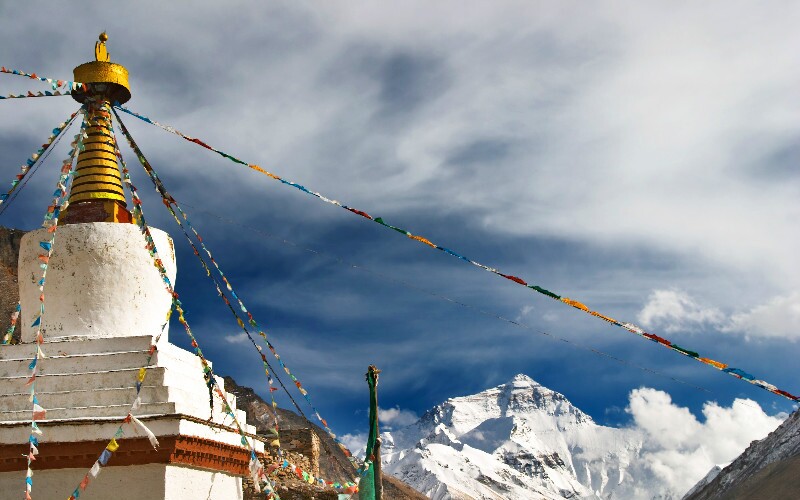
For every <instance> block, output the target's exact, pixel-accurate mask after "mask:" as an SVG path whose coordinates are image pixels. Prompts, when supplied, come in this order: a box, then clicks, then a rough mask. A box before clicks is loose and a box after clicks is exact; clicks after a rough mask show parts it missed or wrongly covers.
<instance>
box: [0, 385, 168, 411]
mask: <svg viewBox="0 0 800 500" xmlns="http://www.w3.org/2000/svg"><path fill="white" fill-rule="evenodd" d="M36 397H37V399H38V400H39V403H40V404H41V405H42V406H43V407H44V408H73V407H87V406H117V405H125V404H128V405H130V404H131V403H133V400H134V399H135V398H136V388H135V387H125V388H120V389H102V390H95V389H89V390H79V391H68V392H37V394H36ZM141 398H142V402H143V403H163V402H167V401H169V389H168V388H167V387H155V386H144V387H142V392H141ZM0 408H2V409H3V411H22V410H26V409H30V408H31V403H30V396H29V394H10V395H5V396H0Z"/></svg>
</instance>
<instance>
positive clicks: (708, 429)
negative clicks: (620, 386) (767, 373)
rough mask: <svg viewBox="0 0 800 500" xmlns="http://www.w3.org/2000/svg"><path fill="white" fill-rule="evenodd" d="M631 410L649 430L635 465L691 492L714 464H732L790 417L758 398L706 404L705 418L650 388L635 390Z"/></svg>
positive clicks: (677, 489)
mask: <svg viewBox="0 0 800 500" xmlns="http://www.w3.org/2000/svg"><path fill="white" fill-rule="evenodd" d="M626 411H628V412H629V413H630V414H631V415H632V416H633V423H632V427H633V429H635V430H637V431H639V432H641V433H643V434H644V447H643V449H642V455H641V462H640V463H638V464H632V465H633V466H634V467H641V468H642V469H644V470H645V471H648V472H650V473H652V474H654V475H655V476H656V477H657V478H658V479H659V480H660V481H661V482H662V483H664V484H666V485H668V486H669V487H670V488H671V489H672V490H673V491H675V492H684V491H687V490H688V489H689V488H691V487H692V486H693V485H694V484H695V483H696V482H697V481H698V480H700V479H701V478H702V477H703V476H704V475H705V474H706V473H707V472H708V471H709V470H710V469H711V467H713V466H714V465H722V464H727V463H728V462H731V461H732V460H733V459H734V458H736V457H737V456H738V455H739V454H741V453H742V452H743V451H744V450H745V448H747V446H748V445H749V444H750V442H751V441H753V440H756V439H762V438H764V437H765V436H766V435H767V434H769V433H770V432H771V431H773V430H774V429H775V428H776V427H777V426H778V425H780V423H781V422H782V421H783V420H784V419H785V418H786V415H785V414H779V415H775V416H770V415H767V414H766V413H764V411H763V410H762V409H761V407H760V406H758V404H757V403H756V402H754V401H751V400H748V399H736V400H734V402H733V404H732V405H731V406H730V407H722V406H720V405H718V404H717V403H715V402H708V403H706V404H705V405H704V406H703V416H704V417H705V420H704V421H703V422H700V421H699V420H698V419H697V418H696V417H695V416H694V415H693V414H692V413H691V412H690V411H689V410H688V409H687V408H682V407H679V406H677V405H676V404H674V403H673V402H672V398H671V397H670V396H669V394H667V393H665V392H663V391H658V390H655V389H649V388H641V389H635V390H633V391H631V393H630V395H629V405H628V408H627V410H626ZM634 475H635V474H634Z"/></svg>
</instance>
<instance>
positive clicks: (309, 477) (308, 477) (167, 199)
mask: <svg viewBox="0 0 800 500" xmlns="http://www.w3.org/2000/svg"><path fill="white" fill-rule="evenodd" d="M117 122H118V123H119V125H120V130H121V131H122V134H123V135H124V136H125V138H126V140H127V141H128V144H129V145H130V147H131V149H132V150H133V151H134V153H136V156H137V158H138V159H139V162H140V163H141V164H142V166H143V168H144V170H145V172H147V174H148V176H149V177H150V180H151V181H152V182H153V186H154V187H155V189H156V191H157V192H158V193H159V194H160V195H161V197H162V201H163V202H164V205H165V206H166V207H167V209H168V210H169V212H170V213H171V214H172V216H173V218H175V221H176V222H177V223H178V226H179V227H180V228H181V230H182V231H183V233H184V235H185V236H186V238H187V240H188V242H189V244H190V246H191V247H192V249H193V251H194V253H195V255H196V256H197V257H198V258H199V260H200V262H201V265H202V266H203V268H204V270H205V271H206V274H207V275H208V276H209V277H210V278H212V279H213V280H214V283H215V286H216V289H217V293H218V295H219V296H220V297H222V299H223V300H224V301H225V303H226V304H227V305H228V307H229V309H230V310H231V312H232V313H233V314H234V317H235V318H236V320H237V323H238V324H239V326H240V327H241V328H242V329H243V330H244V332H245V333H246V334H247V336H248V337H249V338H250V340H251V342H253V345H254V346H255V347H256V349H258V352H259V354H260V356H261V359H262V363H263V364H264V370H265V373H266V375H267V378H268V380H269V384H270V386H269V389H270V390H269V392H270V397H271V399H272V408H273V415H274V417H275V422H274V429H275V434H276V436H277V438H276V439H275V440H273V441H272V442H271V443H270V444H271V445H272V446H273V447H276V448H277V451H278V454H279V457H282V451H281V447H280V434H279V428H278V421H277V413H276V411H275V410H276V408H277V403H276V402H275V399H274V396H273V393H274V392H275V391H277V388H276V387H274V384H273V382H272V377H271V375H270V370H269V365H268V362H267V360H266V357H265V355H264V353H263V352H262V350H261V348H260V346H258V344H256V343H255V340H254V339H253V338H252V336H251V335H250V332H249V331H248V329H247V328H246V326H245V324H244V322H243V321H242V319H241V318H239V316H238V314H237V312H236V310H235V309H233V307H232V305H231V303H230V301H229V300H228V299H227V297H226V296H225V294H224V293H223V292H222V290H221V289H220V287H219V284H218V283H217V281H216V279H215V278H214V277H213V276H212V274H211V269H210V268H209V267H208V265H207V264H206V262H205V260H204V259H203V257H202V255H201V254H200V251H199V250H198V248H197V246H196V245H195V244H194V242H193V241H192V239H191V237H190V236H189V234H188V233H187V232H186V229H185V228H184V226H183V224H182V223H181V220H180V218H178V214H177V213H176V212H175V210H174V209H173V208H172V205H174V206H175V208H176V209H177V210H178V211H179V212H180V213H181V215H182V216H183V218H184V219H185V223H186V225H187V226H188V227H190V228H191V229H192V231H193V232H194V234H195V236H196V238H197V241H198V242H199V243H200V245H201V247H202V248H203V250H204V251H205V252H206V253H207V254H208V257H209V259H210V260H211V262H212V263H213V264H214V266H215V268H216V270H217V272H218V273H219V274H220V276H222V279H223V280H224V281H225V283H226V286H227V288H228V291H229V292H230V293H231V294H232V295H233V296H234V297H235V298H236V300H237V301H238V302H239V304H240V307H241V309H242V310H243V312H245V313H246V314H248V317H249V318H250V324H251V326H252V325H253V324H254V323H255V327H256V328H258V326H257V323H256V321H255V319H254V318H253V316H252V315H251V314H250V313H249V312H248V311H247V309H246V308H245V307H244V304H243V303H242V302H241V300H240V299H239V297H238V295H236V292H235V291H234V290H233V287H232V285H231V284H230V282H229V281H228V280H227V278H226V277H225V275H224V273H223V272H222V270H221V269H220V268H219V265H218V264H217V263H216V261H215V260H214V259H213V257H212V255H211V252H210V251H209V250H208V248H207V247H206V246H205V244H204V243H203V239H202V237H201V236H200V235H199V234H198V233H197V231H196V230H195V229H194V227H193V226H191V222H190V221H189V218H188V216H187V215H186V213H185V212H184V211H183V210H182V209H181V208H180V206H179V205H178V204H177V202H176V201H175V200H174V199H173V198H172V197H171V196H170V194H169V192H168V191H167V190H166V187H165V186H164V184H163V182H162V181H161V179H160V178H159V177H158V174H157V173H156V172H155V170H154V169H153V167H152V165H150V163H149V162H148V161H147V159H146V158H145V156H144V154H143V153H142V151H141V149H139V147H138V145H137V144H136V141H135V140H134V139H133V137H132V136H131V135H130V133H129V132H128V130H127V128H126V127H125V125H124V123H122V121H121V120H119V116H117ZM118 157H120V161H121V162H122V164H123V176H124V178H125V182H126V184H127V185H128V186H129V189H130V190H131V195H132V199H133V200H134V202H133V204H134V207H137V206H138V207H141V199H140V198H139V196H138V193H137V192H136V188H135V186H133V184H132V183H131V182H130V174H129V173H128V170H127V167H126V166H125V163H124V160H122V158H121V155H119V153H118ZM134 193H135V194H136V196H135V197H134V196H133V195H134ZM260 333H261V334H262V336H264V337H265V334H263V332H260ZM273 349H274V348H273ZM275 354H276V356H277V353H275ZM278 359H280V357H278ZM276 376H277V374H276ZM293 378H294V377H293ZM299 388H300V389H302V386H299ZM315 412H316V409H315ZM316 414H317V416H318V418H320V419H321V417H319V413H318V412H316ZM323 423H324V424H325V425H326V430H327V431H328V432H329V433H330V434H332V431H330V429H329V428H327V422H326V421H324V420H323ZM332 437H333V439H336V437H335V436H332ZM337 443H338V440H337ZM340 446H341V447H342V449H343V451H345V452H346V453H347V454H349V451H347V449H346V448H345V447H344V445H342V444H341V443H340ZM281 460H283V462H282V463H284V464H287V465H285V467H291V469H292V470H293V471H295V472H297V473H298V474H299V476H300V477H301V478H302V479H303V480H305V481H307V482H310V483H318V484H321V485H328V486H332V487H335V488H341V489H345V490H347V489H348V488H356V490H357V487H356V486H357V482H355V483H354V482H347V483H344V486H341V484H342V483H334V482H331V481H325V480H324V479H322V478H318V477H314V476H313V474H310V473H308V472H305V471H303V470H302V469H301V468H299V467H298V466H296V465H294V464H291V463H290V462H288V461H287V460H285V459H279V462H280V461H281ZM273 470H274V469H273ZM267 475H269V473H267ZM334 484H337V485H340V486H334ZM356 490H353V491H356Z"/></svg>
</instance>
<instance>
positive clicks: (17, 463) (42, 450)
mask: <svg viewBox="0 0 800 500" xmlns="http://www.w3.org/2000/svg"><path fill="white" fill-rule="evenodd" d="M104 36H105V35H101V39H100V42H98V44H97V46H96V49H95V55H96V59H97V60H96V61H92V62H89V63H86V64H83V65H81V66H78V67H77V68H75V81H78V82H82V83H85V84H86V88H85V89H84V90H82V91H80V92H78V93H76V94H74V95H73V97H74V98H75V99H76V100H77V101H79V102H81V103H82V104H83V105H84V106H86V110H87V120H88V129H87V135H88V138H87V139H85V145H86V147H85V149H84V150H83V151H81V152H80V153H79V155H78V158H77V167H76V175H75V179H74V182H73V186H72V189H71V193H70V198H69V206H68V207H67V209H66V210H65V212H63V213H62V217H61V219H60V220H59V226H58V229H57V233H56V240H55V245H54V247H53V253H52V255H51V257H50V261H49V265H48V271H47V281H46V285H45V294H46V312H45V314H44V316H43V318H42V333H43V335H44V338H45V342H44V345H43V346H42V350H43V351H44V353H45V354H46V357H45V358H43V359H40V360H39V362H38V363H39V365H38V366H39V367H40V368H39V373H38V375H37V379H36V394H37V397H38V400H39V403H40V404H41V405H42V406H43V407H44V408H45V409H46V410H47V414H46V419H45V420H41V421H37V423H38V425H39V427H40V428H41V430H42V431H43V435H42V436H41V437H40V438H39V443H40V444H39V455H38V456H37V457H36V461H35V462H33V466H32V468H33V471H34V476H33V490H32V493H31V494H32V497H33V498H35V499H36V500H50V499H53V500H64V499H65V498H67V497H69V496H70V494H71V493H72V491H73V489H74V488H75V486H76V485H77V484H78V483H79V482H80V481H81V479H82V478H83V477H84V475H85V474H86V473H87V471H88V469H89V468H90V467H91V466H92V464H93V463H94V461H95V460H96V459H97V457H98V455H99V454H100V453H101V452H102V450H103V449H104V448H105V446H106V444H107V443H108V441H109V439H110V438H111V437H113V435H114V432H115V431H116V429H117V427H118V426H119V424H120V423H121V421H122V420H123V419H124V418H125V417H126V415H127V414H128V412H129V411H130V408H131V404H132V403H133V401H134V399H135V395H136V382H137V374H138V372H139V369H140V368H141V367H143V366H146V362H147V358H148V355H149V350H150V345H151V341H152V340H153V338H154V337H156V336H157V335H158V334H159V333H161V336H160V339H159V340H158V343H157V350H156V353H155V354H154V355H153V357H152V359H151V362H150V364H149V365H147V376H146V378H145V380H144V385H143V387H142V390H141V393H140V396H141V403H142V404H141V406H140V407H139V408H138V409H136V410H133V411H132V414H133V415H134V416H136V417H137V418H139V419H140V420H141V421H142V422H143V423H144V424H145V425H146V426H147V427H148V428H149V429H150V430H151V431H152V432H153V433H154V434H155V435H156V437H157V438H158V441H159V443H160V445H159V447H158V449H157V450H154V449H153V447H152V446H151V444H150V442H149V440H148V439H147V437H146V436H145V434H143V433H142V432H140V431H138V430H137V428H136V427H134V426H126V427H125V436H124V437H123V438H121V439H119V440H118V441H119V444H120V448H119V450H118V451H116V452H115V453H114V454H113V456H112V458H111V460H110V461H109V462H108V464H107V466H105V467H103V468H102V470H101V473H100V474H99V475H98V476H97V477H96V478H94V479H92V481H91V484H90V485H89V487H88V488H87V489H86V491H85V492H82V493H81V496H80V498H81V500H92V499H97V500H100V499H109V498H114V499H116V500H134V499H136V500H141V499H156V498H158V499H160V498H163V499H165V500H178V499H181V500H183V499H187V498H203V499H212V500H235V499H239V498H241V497H242V477H243V476H246V475H248V463H249V459H250V451H249V449H248V448H246V447H244V446H242V444H241V437H240V435H239V434H238V432H237V431H236V430H235V427H232V422H231V419H230V418H227V419H226V418H223V417H224V416H225V412H224V411H223V402H222V401H221V398H219V396H217V395H216V394H214V395H213V396H212V395H211V394H210V392H209V389H208V387H207V385H206V381H205V380H204V377H203V369H202V365H201V362H200V360H199V359H198V358H197V357H196V356H195V355H194V354H192V353H190V352H188V351H185V350H183V349H181V348H179V347H177V346H175V345H173V344H171V343H169V339H168V337H167V326H165V325H164V323H165V318H166V316H167V312H168V311H169V310H170V307H171V301H172V298H171V296H170V294H169V293H168V291H167V290H166V288H165V287H164V282H163V280H162V278H161V276H160V275H159V272H158V270H157V268H156V267H155V266H154V265H153V257H152V256H151V255H150V254H149V252H148V250H147V249H146V248H145V240H144V237H143V235H142V234H141V232H140V231H139V228H138V226H137V225H135V224H132V223H131V222H132V217H131V214H130V212H129V211H128V210H127V205H126V200H125V196H124V191H123V189H122V187H123V182H122V178H121V175H120V170H119V166H118V164H117V158H116V154H115V150H116V144H115V142H114V134H113V132H112V129H111V123H110V117H109V116H108V113H107V112H104V111H103V108H104V107H106V106H109V105H110V104H113V103H114V102H124V101H126V100H128V99H129V98H130V87H129V84H128V72H127V70H126V69H125V68H124V67H123V66H121V65H119V64H115V63H111V62H109V60H108V55H107V52H106V49H105V40H106V39H107V37H105V38H104ZM150 231H151V233H152V235H153V239H154V241H155V244H156V247H157V249H158V253H159V255H160V257H161V259H162V261H163V263H164V266H165V268H166V269H167V274H168V276H169V278H170V280H171V282H172V283H175V277H176V272H177V267H176V263H175V251H174V248H173V244H172V240H171V238H170V237H169V235H168V234H167V233H165V232H163V231H161V230H158V229H155V228H150ZM45 232H46V230H45V229H40V230H37V231H32V232H30V233H28V234H26V235H25V237H23V239H22V244H21V250H20V256H19V289H20V299H21V300H20V301H21V306H22V313H21V315H20V321H19V328H21V329H22V331H21V338H22V342H21V343H20V344H19V345H8V346H0V496H2V497H3V498H19V497H23V496H24V490H25V470H26V467H27V463H26V457H27V455H28V444H27V442H28V435H29V431H30V421H31V416H32V413H31V402H30V400H29V388H28V386H27V385H26V381H27V378H28V375H27V367H28V364H29V363H30V361H31V359H32V357H33V354H34V352H35V350H36V344H35V343H34V336H35V333H36V332H35V329H34V328H30V327H29V325H31V322H32V321H33V318H34V317H35V315H34V313H35V312H36V311H37V310H38V307H39V294H40V293H41V292H40V291H39V287H38V280H39V278H41V269H40V261H39V258H38V256H39V254H40V250H39V242H40V241H43V240H45V239H48V237H46V236H45ZM217 383H218V384H219V386H220V387H221V388H223V390H224V382H223V381H222V380H221V379H219V378H218V379H217ZM226 396H227V402H228V403H229V405H230V407H231V408H232V409H233V410H234V412H235V413H236V415H237V419H238V420H239V422H241V423H244V422H245V414H244V412H243V411H241V410H236V400H235V397H234V396H233V395H231V394H227V395H226ZM246 427H247V428H246V431H247V433H248V434H249V436H250V437H249V438H248V440H249V441H251V442H253V444H254V447H255V449H256V451H257V452H263V451H264V445H263V443H262V442H261V441H260V440H258V439H257V438H256V437H255V428H254V427H252V426H246Z"/></svg>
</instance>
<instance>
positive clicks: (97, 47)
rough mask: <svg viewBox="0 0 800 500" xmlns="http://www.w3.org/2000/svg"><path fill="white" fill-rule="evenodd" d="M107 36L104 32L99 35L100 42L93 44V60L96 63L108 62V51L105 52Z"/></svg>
mask: <svg viewBox="0 0 800 500" xmlns="http://www.w3.org/2000/svg"><path fill="white" fill-rule="evenodd" d="M106 41H108V35H107V34H106V32H105V31H104V32H102V33H100V41H99V42H95V44H94V59H95V60H96V61H102V62H109V60H110V59H109V56H108V50H106Z"/></svg>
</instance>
